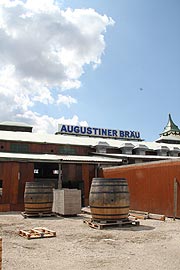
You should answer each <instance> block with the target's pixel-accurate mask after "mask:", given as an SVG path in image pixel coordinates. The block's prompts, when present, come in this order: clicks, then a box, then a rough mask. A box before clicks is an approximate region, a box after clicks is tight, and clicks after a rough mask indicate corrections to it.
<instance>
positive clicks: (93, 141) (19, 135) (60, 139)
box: [0, 131, 180, 150]
mask: <svg viewBox="0 0 180 270" xmlns="http://www.w3.org/2000/svg"><path fill="white" fill-rule="evenodd" d="M0 140H3V141H17V142H34V143H52V144H66V145H79V146H92V147H95V146H97V145H98V144H99V143H100V142H101V143H102V142H104V143H107V144H108V145H109V147H114V148H121V147H122V146H124V144H125V143H131V144H132V146H134V147H135V148H138V147H141V145H142V142H141V143H140V142H138V141H125V140H119V139H110V138H99V137H88V136H75V135H60V134H59V135H55V134H45V133H44V134H41V133H31V132H13V131H0ZM143 145H145V146H147V147H148V149H150V150H156V149H157V148H158V147H160V146H167V147H168V148H169V149H170V150H173V148H174V147H178V145H177V144H167V143H158V142H145V141H143ZM179 147H180V145H179Z"/></svg>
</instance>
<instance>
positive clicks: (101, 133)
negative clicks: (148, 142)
mask: <svg viewBox="0 0 180 270" xmlns="http://www.w3.org/2000/svg"><path fill="white" fill-rule="evenodd" d="M58 134H71V135H85V136H92V137H105V138H114V139H126V140H127V139H128V140H138V141H142V139H141V137H140V132H139V131H132V130H130V131H127V130H118V129H107V128H94V127H82V126H72V125H63V124H59V128H58Z"/></svg>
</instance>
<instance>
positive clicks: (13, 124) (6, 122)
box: [0, 121, 32, 127]
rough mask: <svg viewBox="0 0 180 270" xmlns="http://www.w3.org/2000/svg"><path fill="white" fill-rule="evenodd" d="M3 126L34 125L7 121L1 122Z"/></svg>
mask: <svg viewBox="0 0 180 270" xmlns="http://www.w3.org/2000/svg"><path fill="white" fill-rule="evenodd" d="M0 125H1V126H13V127H14V126H15V127H32V126H31V125H28V124H26V123H23V122H12V121H5V122H1V123H0Z"/></svg>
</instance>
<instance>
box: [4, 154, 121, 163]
mask: <svg viewBox="0 0 180 270" xmlns="http://www.w3.org/2000/svg"><path fill="white" fill-rule="evenodd" d="M0 160H21V161H32V162H40V161H44V162H55V163H60V162H62V163H63V161H65V162H66V163H67V162H74V163H78V162H86V163H121V162H122V159H120V158H117V157H114V158H113V157H104V156H73V155H51V154H21V153H5V152H0Z"/></svg>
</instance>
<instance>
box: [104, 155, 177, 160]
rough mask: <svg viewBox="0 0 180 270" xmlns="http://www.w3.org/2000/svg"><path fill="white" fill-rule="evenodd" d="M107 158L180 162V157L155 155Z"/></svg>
mask: <svg viewBox="0 0 180 270" xmlns="http://www.w3.org/2000/svg"><path fill="white" fill-rule="evenodd" d="M103 155H104V156H105V157H113V158H117V157H118V158H121V159H125V158H131V159H132V158H134V159H147V160H148V159H149V160H159V159H162V160H164V159H171V160H172V159H176V160H180V157H172V156H155V155H126V154H103Z"/></svg>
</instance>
